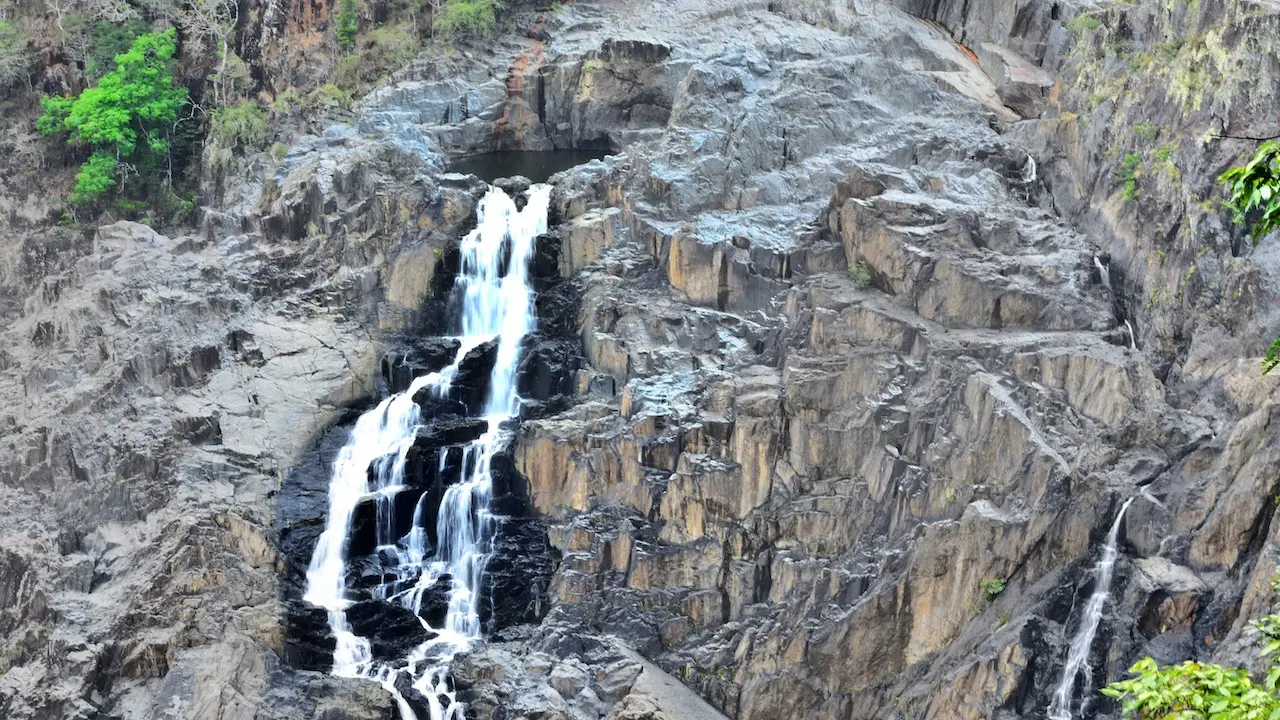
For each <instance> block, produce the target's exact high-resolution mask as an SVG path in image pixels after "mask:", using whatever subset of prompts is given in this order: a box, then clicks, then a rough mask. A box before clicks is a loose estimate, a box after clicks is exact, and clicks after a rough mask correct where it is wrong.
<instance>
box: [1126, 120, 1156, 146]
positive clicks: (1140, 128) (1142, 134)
mask: <svg viewBox="0 0 1280 720" xmlns="http://www.w3.org/2000/svg"><path fill="white" fill-rule="evenodd" d="M1159 134H1160V126H1159V125H1157V124H1155V123H1153V122H1140V123H1138V124H1137V125H1134V126H1133V136H1134V137H1136V138H1138V139H1139V140H1142V141H1143V142H1149V141H1151V140H1155V139H1156V136H1157V135H1159Z"/></svg>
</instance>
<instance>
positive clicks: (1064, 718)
mask: <svg viewBox="0 0 1280 720" xmlns="http://www.w3.org/2000/svg"><path fill="white" fill-rule="evenodd" d="M1133 500H1134V499H1133V498H1129V499H1128V500H1126V501H1125V502H1124V504H1123V505H1121V506H1120V512H1119V513H1117V514H1116V519H1115V521H1114V522H1112V523H1111V530H1110V531H1109V532H1108V533H1107V542H1106V544H1105V545H1103V547H1102V557H1100V558H1098V565H1097V567H1095V568H1094V570H1093V575H1094V585H1093V594H1092V595H1090V596H1089V602H1087V603H1086V604H1085V606H1084V615H1083V616H1082V617H1081V618H1080V628H1079V629H1078V630H1076V636H1075V637H1074V638H1072V639H1071V649H1070V650H1068V651H1067V663H1066V665H1064V666H1063V667H1062V680H1061V681H1060V682H1059V683H1058V689H1057V690H1055V691H1054V693H1053V701H1052V702H1050V703H1049V719H1050V720H1071V691H1072V690H1073V689H1074V688H1075V684H1076V678H1077V677H1078V676H1079V675H1080V673H1081V671H1083V672H1084V673H1085V683H1084V684H1085V692H1084V696H1085V698H1086V699H1083V700H1081V701H1080V703H1081V707H1080V710H1081V711H1082V712H1083V711H1084V705H1085V704H1086V703H1087V702H1088V700H1087V696H1088V691H1089V685H1090V682H1091V678H1090V670H1089V648H1090V646H1092V645H1093V638H1094V636H1095V635H1097V633H1098V625H1099V624H1101V622H1102V610H1103V607H1104V606H1105V605H1106V603H1107V598H1108V597H1109V596H1110V595H1111V573H1112V571H1113V570H1114V569H1115V565H1116V556H1117V555H1118V551H1117V549H1116V543H1117V541H1118V539H1119V536H1120V521H1121V520H1123V519H1124V513H1125V511H1126V510H1128V509H1129V505H1131V504H1132V503H1133Z"/></svg>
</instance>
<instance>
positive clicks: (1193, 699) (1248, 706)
mask: <svg viewBox="0 0 1280 720" xmlns="http://www.w3.org/2000/svg"><path fill="white" fill-rule="evenodd" d="M1129 672H1131V673H1137V677H1134V678H1130V679H1128V680H1121V681H1119V682H1114V683H1111V684H1110V685H1108V686H1107V687H1105V688H1103V689H1102V694H1104V695H1107V696H1108V697H1113V698H1116V699H1119V700H1122V702H1123V705H1122V707H1123V710H1124V717H1125V718H1133V719H1135V720H1163V719H1164V718H1179V719H1185V720H1270V718H1272V717H1275V716H1274V715H1272V713H1274V712H1277V711H1280V699H1278V698H1277V697H1276V696H1275V695H1274V694H1273V693H1271V692H1268V690H1267V689H1264V688H1262V687H1259V686H1258V685H1256V684H1254V682H1253V679H1252V678H1250V677H1249V673H1248V671H1246V670H1241V669H1234V668H1230V669H1229V668H1224V667H1222V666H1220V665H1208V664H1203V663H1198V662H1194V661H1192V660H1188V661H1186V662H1184V663H1182V664H1181V665H1169V666H1166V667H1160V666H1158V665H1156V661H1155V660H1152V659H1151V658H1143V659H1142V660H1139V661H1138V662H1137V663H1136V664H1135V665H1134V666H1133V667H1131V668H1129ZM1269 683H1270V685H1271V687H1272V688H1274V683H1273V682H1270V681H1269Z"/></svg>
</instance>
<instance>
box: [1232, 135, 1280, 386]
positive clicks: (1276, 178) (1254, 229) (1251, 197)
mask: <svg viewBox="0 0 1280 720" xmlns="http://www.w3.org/2000/svg"><path fill="white" fill-rule="evenodd" d="M1218 180H1219V181H1220V182H1222V183H1225V184H1226V186H1227V189H1228V190H1229V191H1230V193H1231V198H1230V199H1229V200H1227V207H1228V208H1230V209H1231V211H1232V213H1233V214H1234V215H1235V221H1236V222H1237V223H1240V224H1242V225H1243V224H1248V225H1249V237H1250V239H1251V240H1253V244H1255V245H1257V244H1258V242H1259V241H1260V240H1262V238H1264V237H1266V236H1267V235H1269V234H1270V233H1271V232H1272V231H1274V230H1276V229H1277V228H1280V144H1277V143H1276V142H1275V141H1270V142H1265V143H1263V144H1262V145H1260V146H1259V147H1258V150H1257V152H1256V153H1254V156H1253V159H1252V160H1250V161H1249V162H1248V163H1246V164H1245V165H1243V166H1241V167H1238V168H1232V169H1230V170H1228V171H1226V172H1225V173H1223V174H1222V175H1221V176H1220V177H1219V178H1218ZM1278 365H1280V337H1278V338H1276V339H1275V341H1274V342H1272V343H1271V347H1269V348H1268V349H1267V354H1266V356H1264V357H1263V358H1262V374H1263V375H1266V374H1267V373H1269V372H1271V371H1272V370H1274V369H1275V368H1276V366H1278Z"/></svg>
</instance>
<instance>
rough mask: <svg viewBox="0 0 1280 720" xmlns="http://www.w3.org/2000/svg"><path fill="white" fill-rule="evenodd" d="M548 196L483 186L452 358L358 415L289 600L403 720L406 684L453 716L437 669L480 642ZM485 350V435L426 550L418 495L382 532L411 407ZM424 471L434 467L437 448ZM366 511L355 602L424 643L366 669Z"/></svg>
mask: <svg viewBox="0 0 1280 720" xmlns="http://www.w3.org/2000/svg"><path fill="white" fill-rule="evenodd" d="M550 196H551V188H550V186H547V185H535V186H534V187H533V188H531V189H530V190H529V200H528V203H527V204H526V206H525V208H524V209H523V210H517V209H516V204H515V202H514V201H513V200H512V199H511V198H510V197H508V196H507V195H506V194H505V193H504V192H503V191H501V190H499V189H497V188H490V190H489V192H488V194H486V195H485V196H484V198H483V199H482V200H481V201H480V204H479V206H478V208H477V211H476V215H477V227H476V229H475V230H474V231H473V232H471V233H470V234H469V235H467V237H466V238H464V239H463V240H462V243H461V245H460V252H461V267H460V269H459V273H458V277H457V280H456V285H455V292H456V293H457V296H458V297H459V298H460V299H461V306H462V307H461V329H462V334H461V336H460V337H459V338H457V340H458V341H459V348H458V350H457V353H456V356H455V357H454V359H453V362H452V363H451V364H450V365H448V366H447V367H445V368H444V369H442V370H440V371H438V372H433V373H430V374H428V375H424V376H422V377H419V378H417V379H415V380H414V381H413V383H412V384H411V385H410V386H409V388H408V389H407V390H405V391H404V392H402V393H398V394H396V395H392V396H391V397H389V398H387V399H385V400H383V401H382V402H381V403H379V404H378V406H377V407H375V408H374V409H372V410H370V411H368V412H366V413H364V414H363V415H362V416H360V418H359V419H358V420H357V421H356V424H355V427H354V428H353V429H352V431H351V435H350V438H349V439H348V441H347V444H346V445H345V446H344V447H343V448H342V450H341V452H340V453H339V455H338V457H337V459H336V461H335V462H334V466H333V474H332V478H331V480H330V485H329V511H328V516H327V520H326V525H325V529H324V532H323V533H322V534H321V535H320V538H319V540H318V542H317V543H316V548H315V551H314V553H313V555H312V558H311V565H310V567H309V568H308V570H307V589H306V594H305V595H304V597H303V599H304V600H305V601H306V602H309V603H311V604H313V605H316V606H318V607H321V608H324V609H325V610H326V611H327V614H328V619H329V626H330V629H331V631H332V633H333V635H334V638H335V649H334V653H333V673H334V674H335V675H338V676H341V677H352V678H363V679H367V680H371V681H375V682H379V683H381V684H382V685H383V686H384V687H386V688H387V690H388V691H389V692H391V694H392V695H393V696H394V697H395V699H396V703H397V706H398V707H399V710H400V715H401V718H402V719H403V720H418V716H417V714H416V713H415V712H414V709H413V707H412V706H411V705H410V703H409V702H408V700H407V699H406V698H405V696H404V693H403V692H402V689H401V688H403V687H404V685H405V684H406V683H407V684H408V685H410V686H412V687H413V689H414V690H416V691H417V692H418V693H420V694H421V695H422V697H423V698H424V699H425V701H426V703H427V706H428V710H429V712H430V718H431V720H462V718H463V717H464V708H463V706H462V704H461V703H460V702H458V700H457V699H456V697H455V696H454V693H453V691H452V689H451V688H450V685H449V680H448V674H449V663H450V661H451V660H452V659H453V657H454V656H455V655H456V654H457V653H459V652H461V651H463V650H465V649H467V648H468V647H469V646H470V644H471V643H472V642H473V641H474V640H476V639H478V638H479V637H480V634H481V627H480V602H481V595H482V592H481V590H482V581H483V575H484V572H485V567H486V564H487V562H488V560H489V557H490V555H491V553H492V547H493V542H494V538H495V535H496V533H497V528H498V521H499V520H500V518H498V517H496V516H495V515H494V514H493V512H492V510H491V507H490V501H491V499H492V489H493V488H492V485H493V477H492V474H491V469H492V462H493V459H494V456H495V455H496V454H497V453H498V452H499V451H501V450H502V449H503V448H504V447H505V445H506V444H507V442H509V440H510V437H509V434H510V433H509V430H508V431H504V429H503V423H505V422H506V421H508V420H511V419H513V418H515V417H516V416H517V415H518V414H519V411H520V399H519V398H518V397H517V395H516V386H517V381H518V372H517V370H518V364H519V359H520V350H521V343H522V341H523V339H524V337H525V336H526V335H527V334H528V333H529V332H530V331H532V330H533V327H534V320H535V317H534V310H533V290H532V287H531V284H530V282H529V277H528V265H529V260H530V258H531V256H532V254H533V249H534V239H535V238H536V237H537V236H538V235H540V234H542V233H545V232H546V230H547V208H548V206H549V204H550ZM493 341H496V359H495V362H494V365H493V370H492V372H491V374H490V378H489V385H488V395H487V400H486V402H485V406H484V408H483V412H482V414H480V415H479V416H478V418H477V419H479V420H481V421H482V426H483V427H484V428H485V429H484V431H483V432H482V433H481V434H480V436H479V437H478V438H476V439H474V440H472V441H470V443H468V444H467V445H465V446H464V447H462V448H461V458H460V470H458V471H457V477H456V480H455V481H453V482H452V483H451V484H449V485H448V486H447V487H446V488H445V490H444V492H443V496H442V497H441V498H440V500H439V503H440V504H439V510H438V512H437V513H436V518H435V525H434V530H435V532H434V535H435V543H434V544H433V543H432V541H431V536H430V534H429V532H428V524H427V520H428V519H429V517H428V516H427V515H428V513H429V512H430V510H429V509H428V508H427V507H426V505H427V502H428V500H427V497H428V496H427V494H426V493H424V494H423V495H421V496H420V497H419V498H418V500H417V504H416V505H415V506H414V512H413V516H412V521H411V522H410V523H409V527H397V526H396V517H397V513H396V507H397V505H396V498H397V497H398V496H399V495H401V494H402V493H404V492H406V491H408V490H409V489H410V488H409V487H408V483H407V482H406V477H405V470H406V460H407V458H408V456H409V452H410V450H411V449H412V448H413V446H414V442H415V440H416V439H417V435H418V431H419V429H420V428H421V427H422V422H423V416H422V410H421V408H420V407H419V405H418V403H417V402H415V401H414V398H415V396H419V395H421V394H425V396H426V397H428V398H430V399H436V400H445V399H448V398H449V396H450V392H451V390H452V388H453V383H454V380H455V379H456V378H457V376H458V373H459V370H460V369H461V367H462V365H463V362H464V360H465V359H466V358H467V356H468V354H469V353H471V352H472V351H473V350H475V349H477V348H479V347H480V346H481V345H484V344H486V343H490V342H493ZM450 457H451V458H453V459H455V460H456V459H457V456H456V454H455V455H451V456H450ZM437 472H438V474H441V475H443V474H444V473H445V472H446V454H445V453H443V452H442V453H441V454H440V461H439V467H438V468H437ZM450 472H452V471H450ZM368 502H372V503H373V504H374V507H375V509H376V512H375V513H374V518H375V524H376V528H375V534H376V548H375V554H376V556H377V557H378V558H379V561H380V565H381V573H382V574H381V576H380V581H379V582H378V584H377V585H376V586H374V587H373V588H371V589H370V590H369V591H368V592H367V595H368V597H369V598H371V599H372V601H374V602H380V603H386V604H388V605H396V606H399V607H400V608H403V609H404V610H407V611H409V612H412V613H413V615H414V616H415V617H416V618H417V619H418V622H420V623H421V625H422V628H423V630H424V631H425V632H426V638H427V639H426V640H424V641H423V642H421V643H420V644H418V645H417V646H416V647H414V648H413V649H412V650H410V651H409V652H408V653H407V655H406V656H405V657H401V658H398V659H393V660H375V659H374V652H373V644H372V643H371V642H370V640H369V639H368V638H365V637H361V636H359V635H358V634H356V632H355V631H354V630H353V627H352V622H351V620H350V619H349V617H348V610H349V609H350V608H351V607H352V605H353V602H354V601H353V593H354V589H353V588H351V587H349V582H350V577H349V574H350V573H352V572H353V571H352V568H350V567H349V566H348V562H347V561H348V558H347V557H346V554H347V552H348V549H349V547H350V542H351V534H352V526H353V520H354V518H355V516H356V514H357V510H358V508H359V506H360V505H361V504H362V503H368ZM401 524H403V522H402V523H401ZM437 585H439V586H440V587H436V586H437ZM433 590H434V592H435V594H436V595H437V596H438V595H440V594H442V593H443V594H444V595H445V596H446V597H447V610H446V612H445V616H444V623H443V626H442V627H432V626H431V625H430V624H429V623H428V622H427V620H425V619H424V618H423V604H424V598H426V597H427V595H428V594H429V593H430V592H432V591H433Z"/></svg>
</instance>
